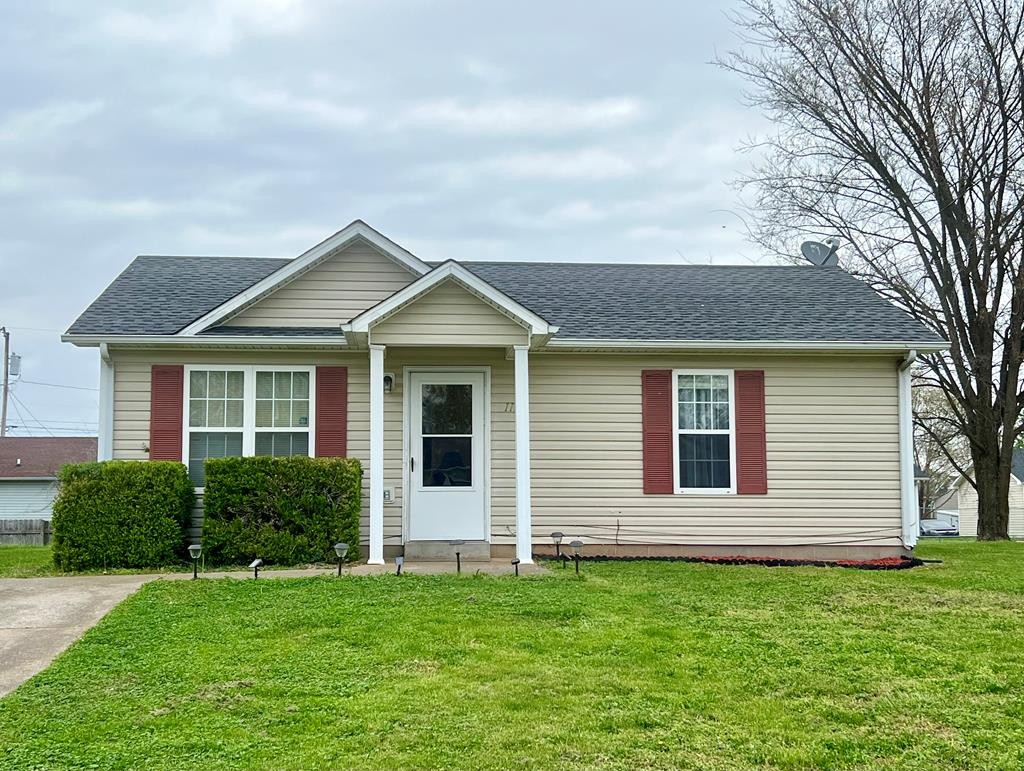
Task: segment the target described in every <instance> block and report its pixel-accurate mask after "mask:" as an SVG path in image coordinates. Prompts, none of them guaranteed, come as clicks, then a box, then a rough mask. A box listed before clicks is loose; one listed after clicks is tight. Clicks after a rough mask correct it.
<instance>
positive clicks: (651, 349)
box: [63, 221, 947, 563]
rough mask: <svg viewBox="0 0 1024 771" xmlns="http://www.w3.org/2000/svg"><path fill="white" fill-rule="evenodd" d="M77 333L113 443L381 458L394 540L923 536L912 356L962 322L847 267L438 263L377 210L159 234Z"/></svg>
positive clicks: (666, 550)
mask: <svg viewBox="0 0 1024 771" xmlns="http://www.w3.org/2000/svg"><path fill="white" fill-rule="evenodd" d="M571 256H573V257H575V256H577V255H571ZM63 339H64V340H65V341H68V342H71V343H73V344H75V345H79V346H94V347H98V348H99V351H100V360H101V365H100V383H101V388H100V392H101V393H100V457H101V458H136V459H147V458H154V459H156V458H159V459H172V460H180V461H182V462H184V463H186V464H187V465H188V467H189V471H190V473H191V475H192V478H193V479H194V480H195V483H196V485H197V486H198V487H201V486H202V483H203V461H204V460H205V459H206V458H208V457H217V456H223V455H236V454H244V455H251V454H273V455H288V454H295V453H299V454H306V453H309V454H310V455H326V456H331V455H351V456H352V457H355V458H358V459H359V460H361V461H362V462H363V464H364V467H365V469H366V473H365V475H364V516H363V533H364V545H365V546H367V547H368V549H367V553H368V556H369V559H370V561H371V562H374V563H379V562H381V561H382V560H383V559H384V557H385V555H391V554H397V553H399V552H400V551H401V550H402V549H403V548H404V549H405V550H406V554H407V555H414V556H415V555H416V554H421V553H423V552H425V551H427V550H429V549H430V548H432V547H434V548H436V547H437V545H438V544H439V543H440V544H442V545H443V546H444V548H447V541H448V540H450V539H464V540H466V541H474V542H478V544H477V546H478V547H479V548H481V549H483V550H485V551H488V552H490V553H491V554H494V555H496V556H501V555H504V556H511V555H513V554H516V555H517V556H518V557H519V558H520V559H521V560H524V561H528V560H529V559H530V557H531V554H532V553H533V554H535V553H539V552H542V551H550V550H551V540H550V534H551V533H552V532H553V531H562V532H564V533H565V534H566V537H567V540H569V539H571V538H575V537H579V538H581V539H582V540H583V541H584V542H585V543H586V544H587V547H586V548H587V550H588V553H591V554H596V553H609V554H610V553H618V554H630V553H633V554H651V555H659V554H734V553H746V554H773V555H812V554H813V555H831V556H837V557H838V556H857V555H863V556H867V555H872V556H877V555H892V554H898V553H903V552H904V550H905V549H906V548H909V547H912V546H913V545H914V543H915V542H916V539H917V534H918V522H917V520H918V514H917V505H916V497H915V494H914V472H913V460H912V446H911V441H912V438H911V433H912V432H911V421H910V412H909V405H910V373H909V365H910V363H911V362H912V361H913V359H914V356H915V351H916V352H918V353H923V352H927V351H936V350H940V349H944V348H946V347H947V344H946V343H945V342H944V341H943V340H941V339H940V338H938V337H936V336H935V335H934V334H932V333H931V332H930V331H928V330H927V329H926V328H924V327H923V326H922V325H920V324H919V323H918V322H916V321H915V320H913V319H912V318H910V317H909V316H907V315H906V314H905V313H903V312H902V311H900V310H898V309H897V308H896V307H894V306H893V305H891V304H889V303H888V302H886V301H885V300H883V299H882V298H880V297H879V296H878V295H877V294H875V293H874V292H873V291H872V290H871V289H869V288H868V287H867V286H866V285H864V284H863V283H861V282H860V281H857V280H856V279H854V278H853V277H851V276H850V275H848V274H847V273H845V272H843V271H841V270H839V269H837V268H820V267H814V266H811V265H806V266H704V265H642V264H630V263H623V264H614V265H612V264H587V263H550V262H549V263H537V262H465V263H458V262H454V261H447V262H443V263H440V264H438V263H426V262H423V261H422V260H420V259H419V258H417V257H415V256H414V255H412V254H411V253H409V252H408V251H406V250H405V249H403V248H402V247H400V246H398V245H397V244H395V243H394V242H392V241H390V240H389V239H387V238H386V237H384V236H383V235H381V234H380V233H378V232H377V231H375V230H373V229H372V228H370V227H369V226H367V225H366V224H364V223H363V222H361V221H356V222H354V223H352V224H351V225H349V226H348V227H346V228H344V229H343V230H341V231H340V232H338V233H336V234H335V235H333V236H331V237H330V238H328V239H327V240H325V241H323V242H322V243H320V244H318V245H316V246H314V247H313V248H312V249H310V250H309V251H307V252H305V253H304V254H302V255H301V256H299V257H297V258H295V259H291V260H285V259H260V258H230V257H138V258H136V259H135V261H134V262H132V263H131V265H129V266H128V268H127V269H126V270H125V271H124V272H123V273H122V274H121V275H120V276H118V277H117V278H116V279H115V280H114V282H113V283H112V284H111V285H110V286H109V287H108V288H107V289H106V290H105V291H104V292H103V293H102V294H101V295H100V297H99V298H98V299H97V300H96V301H95V302H94V303H93V304H92V305H91V306H89V308H88V309H86V310H85V312H83V313H82V315H81V316H80V317H79V318H78V320H77V321H75V323H74V324H73V325H72V326H71V328H70V329H69V330H68V332H67V333H66V334H65V335H64V337H63ZM468 547H469V544H467V548H468Z"/></svg>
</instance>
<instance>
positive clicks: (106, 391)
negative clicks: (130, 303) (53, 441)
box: [96, 343, 114, 460]
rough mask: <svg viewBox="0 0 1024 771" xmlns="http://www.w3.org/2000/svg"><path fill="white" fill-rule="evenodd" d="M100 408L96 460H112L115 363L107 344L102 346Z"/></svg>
mask: <svg viewBox="0 0 1024 771" xmlns="http://www.w3.org/2000/svg"><path fill="white" fill-rule="evenodd" d="M99 408H100V409H99V431H98V432H97V440H96V460H110V459H111V458H113V457H114V363H113V362H112V361H111V360H110V351H109V350H108V349H107V344H106V343H101V344H100V403H99Z"/></svg>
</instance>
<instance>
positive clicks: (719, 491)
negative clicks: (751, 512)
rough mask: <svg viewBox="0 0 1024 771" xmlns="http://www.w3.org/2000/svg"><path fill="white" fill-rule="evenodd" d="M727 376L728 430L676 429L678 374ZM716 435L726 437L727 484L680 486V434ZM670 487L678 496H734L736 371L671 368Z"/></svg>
mask: <svg viewBox="0 0 1024 771" xmlns="http://www.w3.org/2000/svg"><path fill="white" fill-rule="evenodd" d="M680 375H727V376H728V377H729V430H728V431H724V430H722V429H703V430H700V431H692V430H688V429H683V430H682V431H681V430H680V428H679V376H680ZM683 431H685V433H690V434H719V435H723V436H724V435H726V434H728V436H729V481H730V483H731V484H730V485H729V487H680V486H679V485H680V479H679V434H680V433H682V432H683ZM672 486H673V488H674V489H675V491H676V494H677V495H736V371H735V370H732V369H674V370H672Z"/></svg>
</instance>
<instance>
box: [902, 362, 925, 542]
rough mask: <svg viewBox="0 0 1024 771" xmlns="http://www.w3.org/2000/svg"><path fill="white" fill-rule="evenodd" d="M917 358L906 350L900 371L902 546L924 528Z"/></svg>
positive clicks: (913, 540)
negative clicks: (917, 446) (918, 482)
mask: <svg viewBox="0 0 1024 771" xmlns="http://www.w3.org/2000/svg"><path fill="white" fill-rule="evenodd" d="M915 361H917V351H914V350H912V351H907V355H906V356H904V357H903V361H901V362H900V365H899V370H898V373H897V378H898V384H897V387H898V389H899V390H898V394H897V405H898V414H899V437H900V513H901V520H902V525H903V545H904V546H906V547H907V548H908V549H913V548H914V546H915V545H916V544H917V537H918V534H919V532H920V528H921V522H920V519H921V516H920V512H919V511H918V505H917V489H916V487H915V485H914V413H913V402H912V398H913V392H912V388H911V380H910V378H911V367H912V366H913V364H914V362H915Z"/></svg>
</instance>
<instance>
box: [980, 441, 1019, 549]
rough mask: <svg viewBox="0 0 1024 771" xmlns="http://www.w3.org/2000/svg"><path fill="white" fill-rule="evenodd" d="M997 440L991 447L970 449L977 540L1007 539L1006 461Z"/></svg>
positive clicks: (1008, 478)
mask: <svg viewBox="0 0 1024 771" xmlns="http://www.w3.org/2000/svg"><path fill="white" fill-rule="evenodd" d="M998 445H999V440H998V439H997V438H996V437H995V436H993V437H992V447H991V448H984V450H985V452H980V451H979V448H974V452H973V455H974V480H975V482H976V483H977V485H978V540H979V541H999V540H1005V539H1007V538H1009V537H1010V534H1009V529H1008V525H1009V521H1010V458H1011V457H1012V455H1010V454H1003V455H1001V454H1000V453H999V446H998Z"/></svg>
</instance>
